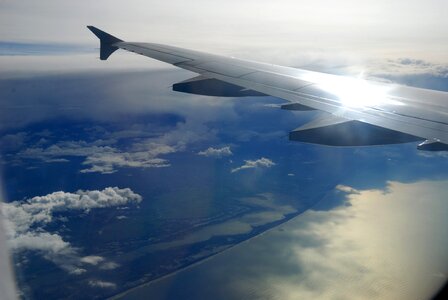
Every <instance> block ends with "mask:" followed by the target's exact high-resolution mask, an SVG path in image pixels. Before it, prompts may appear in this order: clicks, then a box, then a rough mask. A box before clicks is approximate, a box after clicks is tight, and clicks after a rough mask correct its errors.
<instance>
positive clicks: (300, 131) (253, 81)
mask: <svg viewBox="0 0 448 300" xmlns="http://www.w3.org/2000/svg"><path fill="white" fill-rule="evenodd" d="M87 27H88V28H89V29H90V30H91V31H92V32H93V33H94V34H95V35H96V36H97V37H98V38H99V39H100V59H101V60H106V59H107V58H108V57H109V56H110V55H111V54H112V53H113V52H114V51H116V50H117V49H124V50H127V51H130V52H134V53H137V54H141V55H144V56H148V57H151V58H154V59H157V60H160V61H163V62H166V63H169V64H172V65H174V66H176V67H179V68H183V69H186V70H189V71H192V72H194V73H197V74H199V76H197V77H194V78H191V79H188V80H186V81H183V82H179V83H176V84H174V85H173V90H175V91H179V92H185V93H192V94H200V95H211V96H223V97H243V96H266V95H270V96H274V97H277V98H281V99H284V100H286V101H288V103H285V104H284V105H281V108H282V109H287V110H320V111H322V114H321V116H320V117H318V118H317V119H315V120H313V121H311V122H310V123H308V124H305V125H304V126H301V127H299V128H297V129H295V130H293V131H291V132H290V135H289V137H290V139H291V140H295V141H301V142H307V143H316V144H322V145H331V146H367V145H382V144H394V143H405V142H414V141H423V142H422V143H420V144H419V145H418V146H417V147H418V149H420V150H429V151H446V150H448V93H446V92H441V91H434V90H426V89H419V88H413V87H407V86H402V85H397V84H385V83H378V82H373V81H368V80H363V79H356V78H349V77H344V76H337V75H331V74H325V73H319V72H312V71H307V70H302V69H297V68H290V67H283V66H278V65H273V64H266V63H260V62H254V61H249V60H242V59H237V58H234V57H225V56H219V55H214V54H209V53H204V52H200V51H193V50H188V49H183V48H178V47H173V46H167V45H160V44H153V43H136V42H125V41H122V40H120V39H118V38H116V37H114V36H112V35H110V34H108V33H106V32H104V31H101V30H100V29H98V28H96V27H93V26H87Z"/></svg>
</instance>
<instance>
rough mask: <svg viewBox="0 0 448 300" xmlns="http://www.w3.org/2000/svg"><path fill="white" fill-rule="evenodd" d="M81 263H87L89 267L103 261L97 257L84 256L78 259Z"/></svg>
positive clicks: (102, 258)
mask: <svg viewBox="0 0 448 300" xmlns="http://www.w3.org/2000/svg"><path fill="white" fill-rule="evenodd" d="M80 261H81V262H83V263H87V264H90V265H94V266H96V265H97V264H99V263H100V262H102V261H104V257H101V256H97V255H90V256H84V257H82V258H81V259H80Z"/></svg>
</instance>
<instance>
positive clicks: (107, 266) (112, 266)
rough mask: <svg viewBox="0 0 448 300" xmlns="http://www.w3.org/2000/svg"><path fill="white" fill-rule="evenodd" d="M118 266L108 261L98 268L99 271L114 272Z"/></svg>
mask: <svg viewBox="0 0 448 300" xmlns="http://www.w3.org/2000/svg"><path fill="white" fill-rule="evenodd" d="M119 266H120V265H119V264H117V263H115V262H112V261H110V262H106V263H103V264H101V265H100V266H99V268H100V269H101V270H114V269H116V268H118V267H119Z"/></svg>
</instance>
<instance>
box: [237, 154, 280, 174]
mask: <svg viewBox="0 0 448 300" xmlns="http://www.w3.org/2000/svg"><path fill="white" fill-rule="evenodd" d="M244 162H245V164H244V165H242V166H241V167H238V168H235V169H232V171H231V172H232V173H235V172H238V171H241V170H244V169H254V168H270V167H272V166H275V163H274V162H273V161H272V160H270V159H268V158H265V157H262V158H260V159H257V160H245V161H244Z"/></svg>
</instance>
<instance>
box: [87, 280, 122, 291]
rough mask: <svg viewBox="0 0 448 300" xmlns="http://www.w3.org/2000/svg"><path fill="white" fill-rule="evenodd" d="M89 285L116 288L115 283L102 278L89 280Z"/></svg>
mask: <svg viewBox="0 0 448 300" xmlns="http://www.w3.org/2000/svg"><path fill="white" fill-rule="evenodd" d="M89 285H90V286H91V287H99V288H112V289H114V288H116V287H117V285H116V284H115V283H113V282H109V281H103V280H93V279H92V280H89Z"/></svg>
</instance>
